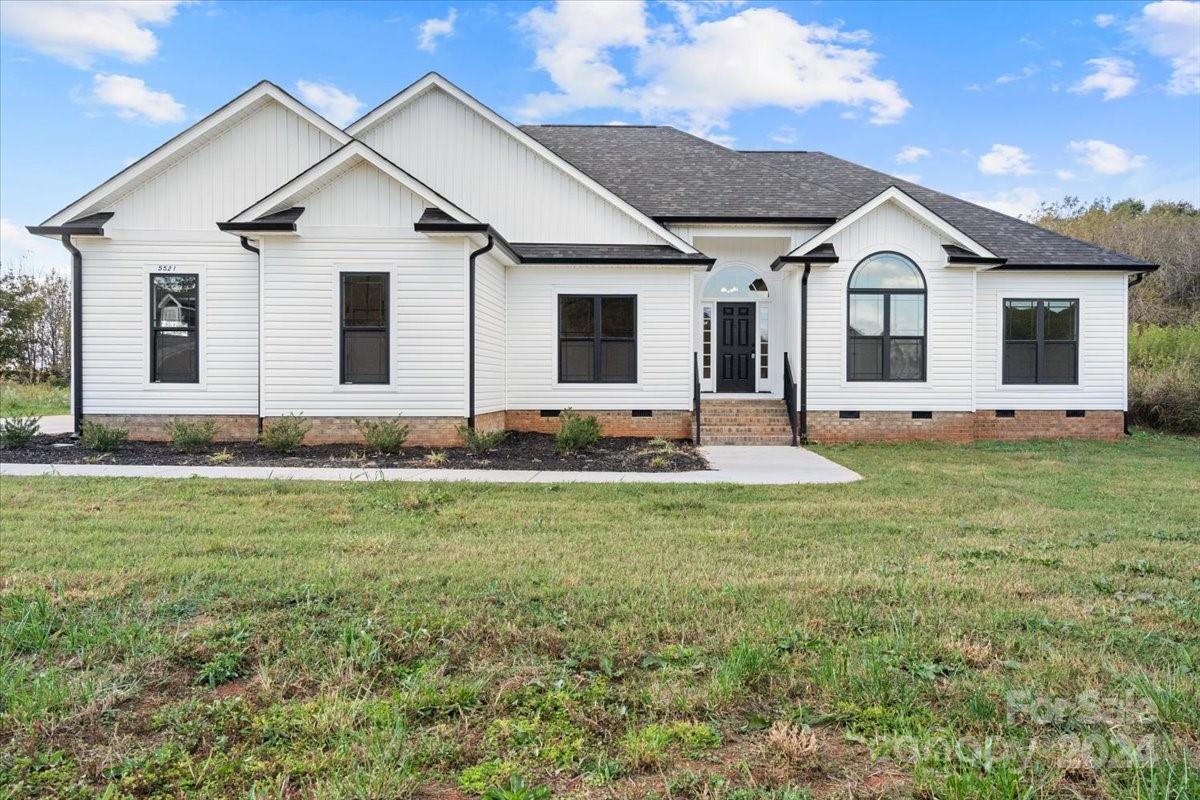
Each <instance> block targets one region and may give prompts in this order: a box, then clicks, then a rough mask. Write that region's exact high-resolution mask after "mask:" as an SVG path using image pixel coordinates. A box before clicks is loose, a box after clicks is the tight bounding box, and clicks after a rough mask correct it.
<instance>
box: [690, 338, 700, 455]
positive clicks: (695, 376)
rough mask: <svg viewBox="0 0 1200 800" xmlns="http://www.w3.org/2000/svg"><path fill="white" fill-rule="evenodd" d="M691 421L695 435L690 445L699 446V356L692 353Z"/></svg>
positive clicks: (694, 352)
mask: <svg viewBox="0 0 1200 800" xmlns="http://www.w3.org/2000/svg"><path fill="white" fill-rule="evenodd" d="M692 421H693V422H695V423H696V433H695V434H694V435H693V437H692V444H694V445H696V446H697V447H699V446H700V355H699V354H698V353H697V352H696V351H695V350H693V351H692Z"/></svg>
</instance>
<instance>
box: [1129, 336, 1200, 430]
mask: <svg viewBox="0 0 1200 800" xmlns="http://www.w3.org/2000/svg"><path fill="white" fill-rule="evenodd" d="M1129 412H1130V415H1131V416H1132V417H1133V420H1134V422H1136V423H1138V424H1140V425H1146V426H1149V427H1154V428H1161V429H1163V430H1167V431H1173V432H1175V433H1200V325H1184V326H1179V327H1165V326H1162V325H1134V326H1133V328H1132V329H1130V331H1129Z"/></svg>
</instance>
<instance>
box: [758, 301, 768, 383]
mask: <svg viewBox="0 0 1200 800" xmlns="http://www.w3.org/2000/svg"><path fill="white" fill-rule="evenodd" d="M770 330H771V324H770V317H769V316H768V309H767V307H766V306H765V305H762V304H760V305H759V307H758V377H759V378H761V379H762V380H764V381H765V380H766V379H767V377H768V375H769V374H770V354H769V350H768V344H769V341H770Z"/></svg>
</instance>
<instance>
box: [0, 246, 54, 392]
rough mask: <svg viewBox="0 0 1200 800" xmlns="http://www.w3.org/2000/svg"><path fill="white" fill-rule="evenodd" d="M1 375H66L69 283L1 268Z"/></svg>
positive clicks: (34, 379) (30, 378) (36, 378)
mask: <svg viewBox="0 0 1200 800" xmlns="http://www.w3.org/2000/svg"><path fill="white" fill-rule="evenodd" d="M0 377H4V378H9V379H14V380H19V381H25V382H28V383H39V382H51V383H63V382H66V381H68V380H69V379H70V377H71V286H70V283H69V282H68V281H67V279H66V278H65V277H63V276H61V275H58V274H56V273H49V274H46V275H37V274H34V273H33V272H32V271H30V270H28V269H26V268H25V267H24V265H21V266H7V265H5V266H0Z"/></svg>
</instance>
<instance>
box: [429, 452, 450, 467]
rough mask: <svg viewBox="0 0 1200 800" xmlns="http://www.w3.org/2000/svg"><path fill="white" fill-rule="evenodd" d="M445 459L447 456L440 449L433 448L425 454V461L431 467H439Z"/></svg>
mask: <svg viewBox="0 0 1200 800" xmlns="http://www.w3.org/2000/svg"><path fill="white" fill-rule="evenodd" d="M446 461H447V456H446V454H445V453H443V452H442V451H441V450H434V451H432V452H430V453H426V454H425V463H426V464H428V465H429V466H431V467H440V466H441V465H442V464H445V463H446Z"/></svg>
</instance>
